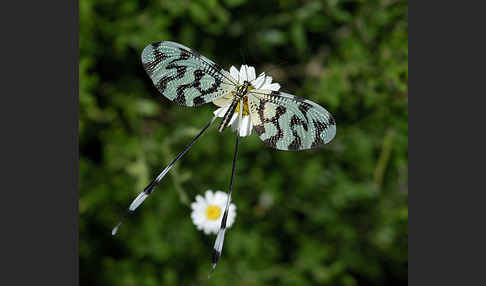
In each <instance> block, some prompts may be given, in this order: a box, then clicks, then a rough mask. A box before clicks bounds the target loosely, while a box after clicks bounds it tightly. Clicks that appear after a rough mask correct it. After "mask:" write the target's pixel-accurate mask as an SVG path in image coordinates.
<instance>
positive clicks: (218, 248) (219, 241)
mask: <svg viewBox="0 0 486 286" xmlns="http://www.w3.org/2000/svg"><path fill="white" fill-rule="evenodd" d="M242 114H243V100H241V101H240V110H239V112H238V130H237V132H236V144H235V154H234V156H233V167H232V169H231V179H230V184H229V193H228V200H227V201H226V206H225V208H224V213H223V219H222V220H221V226H220V227H219V230H218V235H217V236H216V241H215V242H214V247H213V257H212V265H211V270H210V272H209V275H208V279H209V278H210V276H211V274H212V273H213V271H214V269H215V268H216V264H217V263H218V260H219V257H221V252H222V250H223V242H224V234H225V232H226V219H227V218H228V211H229V206H230V203H231V194H232V192H233V180H234V177H235V170H236V159H237V158H238V143H239V138H240V126H241V117H242Z"/></svg>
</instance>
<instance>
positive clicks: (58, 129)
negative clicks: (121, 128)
mask: <svg viewBox="0 0 486 286" xmlns="http://www.w3.org/2000/svg"><path fill="white" fill-rule="evenodd" d="M4 4H5V5H2V11H1V12H3V13H1V14H2V17H1V19H2V25H1V26H2V32H3V33H2V45H1V46H2V80H1V84H2V89H1V95H2V105H1V106H2V113H1V116H2V118H1V120H0V122H1V126H2V135H3V136H2V140H1V141H2V148H1V149H0V150H1V152H2V156H1V157H2V165H3V168H2V181H3V184H2V197H1V199H0V206H1V208H0V213H1V214H2V216H1V217H2V222H1V226H2V235H1V236H0V237H1V238H2V241H1V245H2V261H3V262H4V263H3V265H2V272H1V273H2V283H1V284H2V285H79V271H78V265H79V264H78V1H76V0H75V1H30V2H28V3H26V2H21V1H20V2H19V1H17V2H16V1H11V2H6V3H4ZM7 6H8V7H7ZM5 183H6V184H5Z"/></svg>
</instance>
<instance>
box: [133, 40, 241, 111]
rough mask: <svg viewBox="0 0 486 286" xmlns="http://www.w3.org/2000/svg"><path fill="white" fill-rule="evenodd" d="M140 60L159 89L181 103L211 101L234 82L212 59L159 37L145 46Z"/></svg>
mask: <svg viewBox="0 0 486 286" xmlns="http://www.w3.org/2000/svg"><path fill="white" fill-rule="evenodd" d="M142 64H143V67H144V69H145V71H146V72H147V74H148V75H149V76H150V78H151V79H152V82H153V83H154V85H155V86H156V87H157V89H158V90H159V92H160V93H162V94H163V95H164V96H165V97H167V98H168V99H170V100H172V101H174V102H175V103H177V104H180V105H184V106H199V105H201V104H204V103H208V102H211V101H213V100H214V99H216V98H219V97H221V96H224V95H225V94H227V93H229V92H230V91H231V90H232V89H233V88H234V87H235V85H236V84H237V83H236V82H235V81H234V79H232V78H231V76H230V74H229V73H228V72H227V71H225V70H223V69H221V67H219V66H218V65H217V64H215V63H214V62H213V61H211V60H209V59H208V58H206V57H204V56H202V55H201V54H199V53H198V52H196V51H194V50H192V49H190V48H188V47H185V46H183V45H181V44H178V43H174V42H169V41H161V42H157V43H153V44H150V45H148V46H146V47H145V48H144V50H143V52H142Z"/></svg>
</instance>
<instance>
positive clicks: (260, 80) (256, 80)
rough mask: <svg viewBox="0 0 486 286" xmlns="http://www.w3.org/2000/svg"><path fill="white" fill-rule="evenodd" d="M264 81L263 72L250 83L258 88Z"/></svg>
mask: <svg viewBox="0 0 486 286" xmlns="http://www.w3.org/2000/svg"><path fill="white" fill-rule="evenodd" d="M264 82H265V74H261V75H259V76H258V77H257V78H256V79H255V80H254V81H252V83H251V85H253V86H254V87H255V88H256V89H259V88H261V87H262V85H263V83H264Z"/></svg>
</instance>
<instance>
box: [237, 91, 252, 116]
mask: <svg viewBox="0 0 486 286" xmlns="http://www.w3.org/2000/svg"><path fill="white" fill-rule="evenodd" d="M239 111H240V103H239V102H238V105H237V106H236V110H235V112H236V113H238V112H239ZM249 114H250V109H249V108H248V97H247V96H245V97H244V98H243V115H249Z"/></svg>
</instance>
